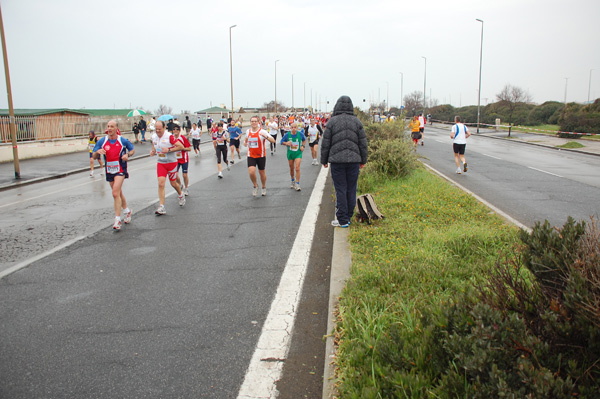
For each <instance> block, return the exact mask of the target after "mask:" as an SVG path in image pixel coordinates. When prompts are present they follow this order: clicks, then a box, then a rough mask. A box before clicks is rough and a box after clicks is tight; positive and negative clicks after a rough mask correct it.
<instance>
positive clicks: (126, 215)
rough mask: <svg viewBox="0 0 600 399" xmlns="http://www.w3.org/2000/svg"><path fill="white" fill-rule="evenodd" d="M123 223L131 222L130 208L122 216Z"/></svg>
mask: <svg viewBox="0 0 600 399" xmlns="http://www.w3.org/2000/svg"><path fill="white" fill-rule="evenodd" d="M123 223H125V224H129V223H131V209H129V210H127V213H125V217H124V218H123Z"/></svg>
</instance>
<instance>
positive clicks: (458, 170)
mask: <svg viewBox="0 0 600 399" xmlns="http://www.w3.org/2000/svg"><path fill="white" fill-rule="evenodd" d="M456 173H457V174H459V175H460V174H461V173H462V171H461V170H460V167H459V168H457V169H456Z"/></svg>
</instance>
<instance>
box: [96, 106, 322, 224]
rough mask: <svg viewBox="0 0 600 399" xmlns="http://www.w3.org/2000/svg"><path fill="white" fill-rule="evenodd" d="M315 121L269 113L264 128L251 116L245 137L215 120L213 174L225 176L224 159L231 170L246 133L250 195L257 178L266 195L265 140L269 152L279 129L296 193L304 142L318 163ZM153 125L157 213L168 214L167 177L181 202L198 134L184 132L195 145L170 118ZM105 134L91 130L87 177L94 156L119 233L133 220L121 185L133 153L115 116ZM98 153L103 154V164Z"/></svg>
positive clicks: (255, 190) (236, 125)
mask: <svg viewBox="0 0 600 399" xmlns="http://www.w3.org/2000/svg"><path fill="white" fill-rule="evenodd" d="M263 118H264V117H263ZM317 120H318V119H317V118H316V117H308V116H301V117H298V118H296V117H295V116H294V117H291V118H289V117H280V118H277V117H272V118H271V119H270V121H269V124H268V125H269V126H268V128H266V126H265V125H264V124H261V119H260V118H259V117H258V116H253V117H252V118H251V119H250V128H249V129H247V131H246V133H245V135H244V134H243V132H242V130H241V128H240V122H239V121H237V122H236V121H230V122H229V126H228V127H227V128H225V125H226V123H227V122H226V121H220V122H218V123H216V124H214V125H213V126H211V129H210V134H211V138H212V141H213V146H214V149H215V154H216V158H217V166H218V174H217V176H218V177H219V178H220V179H222V178H223V173H222V166H221V165H222V163H225V165H226V167H227V170H230V164H233V163H234V156H235V153H236V152H237V155H238V159H241V158H242V156H241V152H240V142H241V138H242V136H244V144H243V145H244V146H245V147H247V148H248V153H247V165H248V175H249V177H250V181H251V182H252V185H253V189H252V195H253V196H255V197H256V196H258V192H259V186H258V179H259V178H260V184H261V195H262V196H265V195H266V194H267V188H266V184H267V176H266V172H265V168H266V148H267V146H266V142H267V141H268V142H269V143H270V145H271V154H273V153H274V151H275V149H276V144H277V133H278V132H280V133H281V139H280V141H279V144H280V145H282V146H286V147H287V158H288V164H289V170H290V179H291V184H290V188H293V189H295V190H296V191H300V190H301V188H300V165H301V161H302V154H303V151H304V149H305V146H306V141H307V140H308V142H309V146H310V148H311V155H312V164H313V165H319V162H318V161H317V153H318V143H319V138H320V137H321V135H322V134H323V128H322V127H321V124H320V123H317ZM321 121H323V118H319V122H321ZM264 122H266V118H265V121H264ZM264 122H263V123H264ZM278 122H279V123H278ZM280 124H281V125H280ZM154 128H155V129H154V130H153V133H152V138H151V143H152V149H151V150H150V155H151V156H156V159H157V166H156V173H157V179H158V197H159V206H158V208H157V209H156V211H155V214H156V215H164V214H166V212H167V211H166V207H165V197H166V194H165V186H166V181H167V179H168V180H169V183H170V185H171V187H173V188H174V189H175V191H176V192H177V194H178V201H179V205H180V206H184V205H185V202H186V200H185V196H187V195H188V194H189V192H188V188H189V177H188V169H189V154H190V152H191V151H192V147H193V151H194V152H195V155H196V156H198V154H199V152H200V150H199V145H200V136H201V134H202V133H201V129H200V128H198V125H197V124H193V125H192V128H191V129H190V131H189V132H188V135H189V136H190V137H191V139H192V143H193V144H190V142H189V140H188V138H187V137H186V135H185V134H182V131H181V126H180V125H179V124H177V123H171V121H169V123H168V124H167V123H166V122H165V121H162V120H157V121H156V123H155V124H154ZM267 129H268V130H267ZM105 133H106V136H105V137H102V138H100V139H99V138H98V137H96V136H95V135H94V134H93V132H90V136H89V148H90V168H91V173H90V175H91V176H93V166H94V160H98V162H99V164H100V166H101V167H103V168H105V172H106V180H107V181H108V182H109V184H110V186H111V189H112V194H113V200H114V209H115V221H114V224H113V229H114V230H117V231H118V230H120V229H121V226H122V223H125V224H128V223H130V222H131V209H129V208H128V206H127V200H126V198H125V195H124V194H123V189H122V186H123V182H124V180H125V179H127V178H128V177H129V174H128V172H127V161H128V159H129V157H130V156H132V155H133V154H134V153H135V149H134V147H133V144H132V143H131V141H129V140H128V139H126V138H124V137H122V136H121V133H120V131H119V129H118V126H117V122H116V121H115V120H111V121H109V122H108V124H107V130H106V132H105ZM228 147H229V148H228ZM228 152H230V153H231V160H228V159H227V155H228ZM102 157H104V161H105V162H104V165H103V163H102V159H101V158H102ZM257 169H258V176H257ZM179 170H181V171H182V178H180V177H179ZM122 215H123V218H122V217H121V216H122Z"/></svg>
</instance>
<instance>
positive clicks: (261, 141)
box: [244, 116, 275, 197]
mask: <svg viewBox="0 0 600 399" xmlns="http://www.w3.org/2000/svg"><path fill="white" fill-rule="evenodd" d="M265 140H267V141H269V143H272V142H273V141H275V139H273V137H272V136H271V135H270V134H269V133H267V132H265V131H264V130H263V129H261V127H260V122H259V119H258V116H253V117H252V118H250V129H248V130H247V131H246V138H245V140H244V146H246V147H248V158H247V159H248V175H249V176H250V181H252V184H253V186H254V188H253V189H252V195H253V196H254V197H256V196H257V195H258V180H257V178H256V168H257V167H258V173H259V174H260V182H261V183H262V193H261V194H262V196H263V197H264V196H265V195H267V174H266V172H265V167H266V165H267V157H266V155H265Z"/></svg>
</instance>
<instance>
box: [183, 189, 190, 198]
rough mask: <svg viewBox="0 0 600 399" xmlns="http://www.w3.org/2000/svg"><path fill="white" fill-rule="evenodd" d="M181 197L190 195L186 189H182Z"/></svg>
mask: <svg viewBox="0 0 600 399" xmlns="http://www.w3.org/2000/svg"><path fill="white" fill-rule="evenodd" d="M183 195H186V196H187V195H190V193H189V192H188V189H187V187H186V188H184V189H183Z"/></svg>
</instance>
